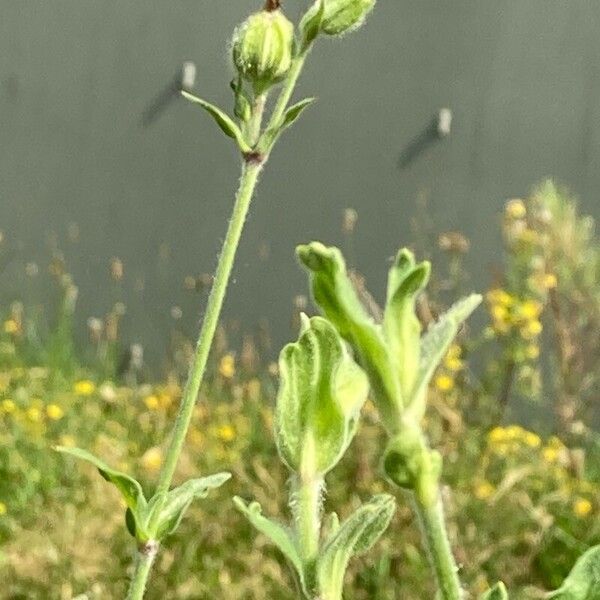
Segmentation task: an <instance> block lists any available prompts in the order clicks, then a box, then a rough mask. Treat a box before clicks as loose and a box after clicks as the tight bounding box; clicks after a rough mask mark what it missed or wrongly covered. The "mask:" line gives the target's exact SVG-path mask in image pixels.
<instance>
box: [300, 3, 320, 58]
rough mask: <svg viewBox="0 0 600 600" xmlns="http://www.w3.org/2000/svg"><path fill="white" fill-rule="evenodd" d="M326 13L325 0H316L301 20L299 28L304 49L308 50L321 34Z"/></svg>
mask: <svg viewBox="0 0 600 600" xmlns="http://www.w3.org/2000/svg"><path fill="white" fill-rule="evenodd" d="M324 14H325V0H316V1H315V3H314V4H313V5H312V6H311V7H310V8H309V9H308V10H307V11H306V14H305V15H304V16H303V17H302V19H301V20H300V25H299V28H300V33H301V35H302V49H303V50H306V49H307V48H308V47H309V46H310V45H311V44H312V43H313V41H314V40H315V38H316V37H317V36H318V35H319V31H321V22H322V21H323V15H324Z"/></svg>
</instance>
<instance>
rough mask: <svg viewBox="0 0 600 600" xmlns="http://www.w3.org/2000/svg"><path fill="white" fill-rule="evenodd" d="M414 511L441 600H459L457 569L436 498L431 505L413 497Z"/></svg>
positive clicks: (416, 496)
mask: <svg viewBox="0 0 600 600" xmlns="http://www.w3.org/2000/svg"><path fill="white" fill-rule="evenodd" d="M414 499H415V509H416V512H417V514H418V516H419V519H420V521H421V527H422V528H423V533H424V535H425V539H426V542H427V549H428V550H429V558H430V560H431V565H432V567H433V570H434V571H435V576H436V578H437V582H438V588H439V593H440V599H441V600H461V599H462V598H463V593H462V590H461V587H460V580H459V579H458V567H457V566H456V562H455V561H454V556H453V555H452V548H451V547H450V541H449V540H448V533H447V531H446V523H445V520H444V509H443V506H442V502H441V500H440V499H439V494H438V497H437V498H436V499H435V501H433V502H431V503H426V502H422V501H420V500H419V496H418V495H417V494H415V495H414Z"/></svg>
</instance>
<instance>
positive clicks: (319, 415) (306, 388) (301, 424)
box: [275, 317, 369, 475]
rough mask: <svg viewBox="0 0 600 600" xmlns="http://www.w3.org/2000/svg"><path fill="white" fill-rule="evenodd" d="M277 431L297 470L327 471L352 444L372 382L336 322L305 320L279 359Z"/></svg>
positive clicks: (291, 465) (282, 449) (285, 453)
mask: <svg viewBox="0 0 600 600" xmlns="http://www.w3.org/2000/svg"><path fill="white" fill-rule="evenodd" d="M279 372H280V376H281V383H280V387H279V392H278V395H277V408H276V413H275V434H276V441H277V448H278V450H279V453H280V455H281V457H282V459H283V460H284V462H285V463H286V464H287V465H288V467H289V468H290V469H291V470H293V471H296V472H300V471H302V470H303V469H308V470H309V471H310V472H311V473H319V474H321V475H323V474H325V473H327V472H328V471H329V470H330V469H332V468H333V467H334V466H335V465H336V464H337V462H338V461H339V460H340V458H341V457H342V455H343V454H344V452H345V451H346V449H347V448H348V446H349V444H350V442H351V441H352V438H353V437H354V433H355V432H356V426H357V423H358V415H359V412H360V409H361V407H362V405H363V404H364V402H365V400H366V398H367V393H368V391H369V384H368V381H367V377H366V375H365V373H364V372H363V371H362V369H361V368H360V367H359V366H358V365H357V364H356V363H355V362H354V361H353V360H352V358H351V357H350V355H349V353H348V350H347V348H346V345H345V344H344V342H343V340H342V338H341V337H340V335H339V334H338V332H337V331H336V329H335V327H333V325H331V323H329V321H327V320H326V319H323V318H322V317H313V318H312V319H308V318H306V317H304V319H303V330H302V332H301V334H300V337H299V339H298V341H297V342H295V343H292V344H288V345H287V346H285V348H284V349H283V350H282V352H281V355H280V358H279Z"/></svg>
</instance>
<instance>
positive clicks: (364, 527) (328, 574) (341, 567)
mask: <svg viewBox="0 0 600 600" xmlns="http://www.w3.org/2000/svg"><path fill="white" fill-rule="evenodd" d="M395 510H396V503H395V501H394V498H393V497H392V496H390V495H389V494H380V495H377V496H374V497H373V498H372V499H371V500H370V501H369V502H367V503H366V504H363V506H361V507H360V508H358V509H357V510H356V512H354V514H352V515H351V516H350V517H349V518H348V519H347V520H346V521H344V522H343V523H342V524H341V525H340V527H339V529H338V530H337V532H336V533H335V535H333V536H332V537H331V538H330V539H329V541H328V542H327V543H326V544H325V546H324V548H323V549H322V551H321V553H320V555H319V559H318V561H317V563H318V564H317V579H318V584H319V591H320V593H321V595H322V596H323V597H324V598H327V599H328V600H341V598H342V587H343V584H344V575H345V573H346V568H347V566H348V562H349V561H350V559H351V558H352V557H353V556H358V555H360V554H363V553H365V552H366V551H367V550H369V549H370V548H371V547H372V546H373V545H374V544H375V542H376V541H377V540H378V539H379V537H380V536H381V535H382V534H383V532H384V531H385V530H386V529H387V527H388V525H389V524H390V521H391V520H392V517H393V516H394V512H395Z"/></svg>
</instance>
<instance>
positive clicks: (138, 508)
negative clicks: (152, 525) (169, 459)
mask: <svg viewBox="0 0 600 600" xmlns="http://www.w3.org/2000/svg"><path fill="white" fill-rule="evenodd" d="M54 449H55V450H56V451H57V452H62V453H63V454H68V455H70V456H73V457H75V458H79V459H80V460H85V461H86V462H89V463H91V464H92V465H94V466H95V467H96V468H97V469H98V472H99V473H100V475H101V476H102V477H103V478H104V479H106V481H109V482H110V483H112V484H113V485H114V486H115V487H116V488H117V489H118V490H119V492H120V493H121V496H122V497H123V500H125V504H126V505H127V512H126V514H125V523H126V525H127V529H128V531H129V532H130V533H131V534H132V535H133V536H135V537H136V538H137V539H138V540H142V541H145V540H147V539H148V535H147V532H146V530H145V519H144V515H145V512H146V509H147V502H146V498H145V496H144V492H143V490H142V486H141V485H140V484H139V483H138V481H136V480H135V479H134V478H133V477H130V476H129V475H127V474H126V473H122V472H121V471H117V470H115V469H113V468H111V467H109V466H108V465H107V464H106V463H105V462H104V461H102V460H100V459H99V458H97V457H96V456H94V455H93V454H91V453H90V452H88V451H87V450H83V449H81V448H68V447H66V446H55V448H54Z"/></svg>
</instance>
